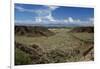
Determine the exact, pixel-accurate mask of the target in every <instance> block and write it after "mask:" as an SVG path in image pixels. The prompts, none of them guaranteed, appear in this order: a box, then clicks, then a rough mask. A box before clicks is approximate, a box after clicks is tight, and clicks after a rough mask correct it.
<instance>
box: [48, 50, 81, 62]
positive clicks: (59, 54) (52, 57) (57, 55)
mask: <svg viewBox="0 0 100 69" xmlns="http://www.w3.org/2000/svg"><path fill="white" fill-rule="evenodd" d="M79 54H80V51H79V50H61V49H54V50H51V51H50V52H49V53H48V54H47V58H48V59H49V63H60V62H71V61H77V60H79V59H80V55H79Z"/></svg>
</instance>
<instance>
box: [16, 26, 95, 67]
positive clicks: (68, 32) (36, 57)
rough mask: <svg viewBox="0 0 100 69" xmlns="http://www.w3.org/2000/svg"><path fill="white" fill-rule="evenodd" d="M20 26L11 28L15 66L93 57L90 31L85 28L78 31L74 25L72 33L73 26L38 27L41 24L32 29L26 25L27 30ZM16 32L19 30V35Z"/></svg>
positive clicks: (92, 38) (92, 37)
mask: <svg viewBox="0 0 100 69" xmlns="http://www.w3.org/2000/svg"><path fill="white" fill-rule="evenodd" d="M20 28H21V29H20ZM20 28H19V27H18V29H17V28H16V29H15V32H16V33H15V64H16V65H23V64H24V65H26V64H45V63H61V62H76V61H86V60H88V61H90V60H93V59H94V56H93V52H94V50H93V44H94V33H93V31H92V30H91V28H89V27H88V29H84V31H81V32H80V31H79V32H78V31H77V32H76V28H75V32H74V28H57V29H56V28H54V29H48V28H43V29H42V27H40V28H38V27H35V29H34V27H33V28H32V27H31V28H28V27H27V29H28V31H29V32H27V30H26V27H24V28H23V27H20ZM36 28H37V29H36ZM84 28H85V27H84ZM78 29H81V28H78ZM82 29H83V28H82ZM92 29H93V28H92ZM87 30H88V31H87ZM23 31H24V32H23ZM34 31H35V32H34ZM89 31H92V32H89ZM19 32H23V34H21V33H19ZM84 53H85V55H84ZM91 53H92V55H91Z"/></svg>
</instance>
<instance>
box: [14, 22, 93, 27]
mask: <svg viewBox="0 0 100 69" xmlns="http://www.w3.org/2000/svg"><path fill="white" fill-rule="evenodd" d="M15 25H16V26H44V27H88V26H90V27H93V26H94V24H92V23H81V24H79V23H66V24H64V23H63V24H62V23H61V24H44V23H41V24H39V23H38V24H36V23H35V24H32V23H28V24H26V23H15Z"/></svg>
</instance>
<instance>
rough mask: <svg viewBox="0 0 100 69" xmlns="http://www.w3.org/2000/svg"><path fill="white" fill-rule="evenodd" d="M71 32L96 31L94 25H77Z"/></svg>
mask: <svg viewBox="0 0 100 69" xmlns="http://www.w3.org/2000/svg"><path fill="white" fill-rule="evenodd" d="M70 32H88V33H94V27H76V28H73V29H72V30H71V31H70Z"/></svg>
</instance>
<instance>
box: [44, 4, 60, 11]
mask: <svg viewBox="0 0 100 69" xmlns="http://www.w3.org/2000/svg"><path fill="white" fill-rule="evenodd" d="M46 7H48V9H50V10H52V11H53V10H55V9H57V8H59V6H52V5H50V6H46Z"/></svg>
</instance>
